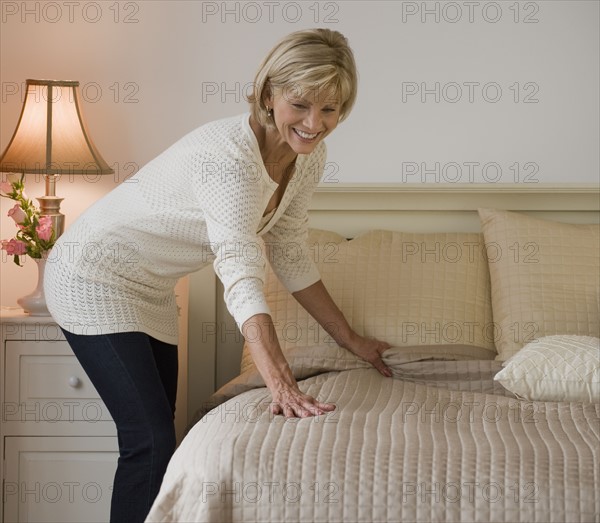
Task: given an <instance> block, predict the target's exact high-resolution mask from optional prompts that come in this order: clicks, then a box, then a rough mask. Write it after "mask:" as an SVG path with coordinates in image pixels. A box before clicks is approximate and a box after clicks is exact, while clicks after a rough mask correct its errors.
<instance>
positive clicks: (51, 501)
mask: <svg viewBox="0 0 600 523" xmlns="http://www.w3.org/2000/svg"><path fill="white" fill-rule="evenodd" d="M0 327H1V334H2V345H1V347H0V376H1V383H2V385H1V386H0V405H1V407H2V423H1V424H0V439H1V442H0V454H1V456H0V457H1V459H0V473H1V474H0V475H1V477H2V496H0V521H2V522H3V523H9V522H11V523H12V522H16V521H19V522H21V521H23V522H25V521H36V522H47V521H48V522H49V521H54V522H58V521H60V522H62V523H66V522H87V521H90V522H91V521H94V522H101V521H108V519H109V513H110V499H111V494H112V482H113V476H114V472H115V469H116V466H117V458H118V455H119V453H118V444H117V437H116V429H115V426H114V423H113V422H112V420H111V418H110V415H109V413H108V411H107V409H106V406H105V405H104V403H103V402H102V401H101V400H100V398H99V396H98V393H97V392H96V390H95V389H94V387H93V386H92V384H91V382H90V380H89V379H88V377H87V375H86V374H85V372H84V370H83V369H82V368H81V366H80V365H79V362H78V361H77V358H76V357H75V355H74V354H73V352H72V351H71V348H70V347H69V345H68V343H67V342H66V340H65V339H64V337H63V335H62V332H61V330H60V328H59V327H58V326H57V325H56V324H55V323H54V322H53V321H52V318H51V317H31V316H28V315H26V314H24V313H23V312H22V311H21V310H8V309H2V311H1V313H0Z"/></svg>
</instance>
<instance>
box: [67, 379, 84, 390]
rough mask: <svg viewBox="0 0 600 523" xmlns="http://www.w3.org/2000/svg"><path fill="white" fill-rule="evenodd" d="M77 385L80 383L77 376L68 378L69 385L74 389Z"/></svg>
mask: <svg viewBox="0 0 600 523" xmlns="http://www.w3.org/2000/svg"><path fill="white" fill-rule="evenodd" d="M79 385H81V380H80V379H79V378H78V377H77V376H71V377H70V378H69V387H73V388H74V389H76V388H77V387H79Z"/></svg>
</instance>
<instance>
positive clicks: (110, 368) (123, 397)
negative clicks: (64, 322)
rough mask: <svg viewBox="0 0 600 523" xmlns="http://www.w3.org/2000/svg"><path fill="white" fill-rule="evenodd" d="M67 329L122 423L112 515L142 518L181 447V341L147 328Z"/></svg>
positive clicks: (118, 519)
mask: <svg viewBox="0 0 600 523" xmlns="http://www.w3.org/2000/svg"><path fill="white" fill-rule="evenodd" d="M63 332H64V334H65V337H66V338H67V341H68V342H69V345H70V346H71V348H72V349H73V352H74V353H75V356H77V359H78V360H79V362H80V363H81V366H82V367H83V369H84V370H85V372H86V373H87V375H88V377H89V378H90V380H91V381H92V383H93V385H94V387H96V390H97V391H98V393H99V394H100V397H101V398H102V401H104V403H105V404H106V406H107V408H108V411H109V412H110V414H111V416H112V418H113V420H114V421H115V424H116V426H117V435H118V441H119V461H118V465H117V471H116V473H115V480H114V484H113V492H112V500H111V508H110V521H111V522H113V523H116V522H119V523H120V522H127V523H136V522H142V521H144V519H145V518H146V516H147V515H148V512H149V511H150V507H151V506H152V503H153V501H154V499H155V498H156V495H157V494H158V491H159V488H160V484H161V482H162V478H163V475H164V473H165V470H166V468H167V464H168V462H169V459H170V458H171V456H172V454H173V452H174V451H175V425H174V422H173V419H174V415H175V398H176V394H177V368H178V362H177V346H175V345H169V344H168V343H164V342H162V341H159V340H157V339H155V338H152V337H151V336H148V335H147V334H144V333H142V332H125V333H115V334H106V335H94V336H82V335H77V334H72V333H70V332H67V331H65V330H64V329H63Z"/></svg>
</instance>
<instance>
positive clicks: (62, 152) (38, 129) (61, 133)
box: [0, 80, 114, 175]
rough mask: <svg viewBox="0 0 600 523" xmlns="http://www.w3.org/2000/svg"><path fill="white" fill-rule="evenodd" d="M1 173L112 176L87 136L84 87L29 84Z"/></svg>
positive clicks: (42, 82)
mask: <svg viewBox="0 0 600 523" xmlns="http://www.w3.org/2000/svg"><path fill="white" fill-rule="evenodd" d="M0 172H11V173H36V174H90V175H98V174H111V173H113V172H114V171H113V169H111V168H110V167H109V166H108V164H107V163H106V162H105V161H104V159H103V158H102V156H101V155H100V153H99V152H98V149H96V146H95V145H94V143H93V142H92V140H91V138H90V135H89V133H88V131H87V128H86V125H85V122H84V119H83V116H82V113H81V103H80V97H79V82H68V81H56V80H27V95H26V98H25V103H24V104H23V110H22V112H21V117H20V118H19V123H18V125H17V129H16V130H15V133H14V135H13V137H12V139H11V141H10V143H9V144H8V146H7V147H6V150H5V151H4V153H2V156H1V157H0Z"/></svg>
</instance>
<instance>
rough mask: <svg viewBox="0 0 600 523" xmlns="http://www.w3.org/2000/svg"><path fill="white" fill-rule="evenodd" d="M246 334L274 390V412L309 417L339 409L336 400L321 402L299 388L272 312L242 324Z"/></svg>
mask: <svg viewBox="0 0 600 523" xmlns="http://www.w3.org/2000/svg"><path fill="white" fill-rule="evenodd" d="M242 334H243V335H244V338H245V339H246V345H247V347H248V349H249V350H250V355H251V356H252V360H253V361H254V364H255V365H256V367H257V369H258V371H259V372H260V375H261V376H262V377H263V379H264V380H265V384H266V385H267V388H268V389H269V391H270V392H271V396H272V398H273V401H272V403H271V412H272V413H273V414H283V415H284V416H285V417H286V418H293V417H299V418H306V417H308V416H318V415H320V414H325V413H326V412H330V411H332V410H335V405H333V404H332V403H321V402H319V401H317V400H316V399H314V398H313V397H312V396H309V395H307V394H304V393H303V392H301V391H300V389H299V388H298V384H297V383H296V379H295V378H294V375H293V374H292V371H291V369H290V367H289V365H288V363H287V361H286V360H285V358H284V356H283V353H282V352H281V347H280V345H279V341H278V339H277V334H276V333H275V328H274V326H273V321H272V320H271V316H269V315H268V314H255V315H254V316H252V317H251V318H250V319H248V320H247V321H246V322H244V324H243V325H242Z"/></svg>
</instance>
